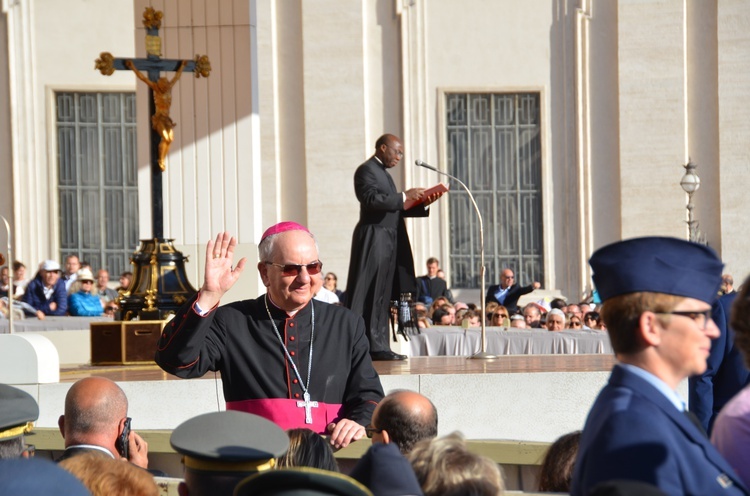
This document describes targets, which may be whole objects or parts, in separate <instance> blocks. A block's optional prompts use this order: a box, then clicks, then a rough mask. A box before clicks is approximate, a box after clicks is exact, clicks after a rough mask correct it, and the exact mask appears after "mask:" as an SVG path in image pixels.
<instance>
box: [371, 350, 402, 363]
mask: <svg viewBox="0 0 750 496" xmlns="http://www.w3.org/2000/svg"><path fill="white" fill-rule="evenodd" d="M370 357H372V361H373V362H380V361H396V360H406V358H407V357H406V355H399V354H398V353H394V352H392V351H371V352H370Z"/></svg>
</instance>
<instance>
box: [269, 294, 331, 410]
mask: <svg viewBox="0 0 750 496" xmlns="http://www.w3.org/2000/svg"><path fill="white" fill-rule="evenodd" d="M263 303H265V305H266V313H267V314H268V319H269V320H270V321H271V326H273V331H274V332H275V333H276V337H277V338H279V343H280V344H281V347H282V348H283V349H284V354H285V355H286V359H287V360H289V363H291V364H292V369H293V370H294V375H296V376H297V379H298V380H299V385H300V387H301V388H302V391H303V392H304V395H303V397H304V399H305V401H298V402H297V406H298V407H300V408H302V407H304V409H305V423H306V424H312V423H313V421H312V411H311V410H310V408H317V407H318V402H317V401H310V392H309V391H308V390H307V388H308V387H310V376H311V375H312V358H313V340H314V339H315V305H313V302H312V301H310V311H311V318H310V324H311V328H312V329H311V330H310V356H309V357H308V359H307V383H304V382H303V381H302V376H301V375H300V373H299V370H298V369H297V365H296V364H295V363H294V360H292V356H291V355H290V354H289V349H288V348H287V347H286V345H285V344H284V340H283V339H281V333H280V332H279V329H278V328H277V327H276V322H274V320H273V317H272V316H271V310H270V309H269V308H268V294H267V293H266V297H265V298H263Z"/></svg>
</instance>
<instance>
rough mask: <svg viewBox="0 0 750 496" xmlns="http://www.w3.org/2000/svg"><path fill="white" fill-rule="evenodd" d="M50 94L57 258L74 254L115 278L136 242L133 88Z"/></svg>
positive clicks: (136, 190)
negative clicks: (54, 120)
mask: <svg viewBox="0 0 750 496" xmlns="http://www.w3.org/2000/svg"><path fill="white" fill-rule="evenodd" d="M55 97H56V103H57V108H56V115H57V163H58V188H59V202H60V210H59V211H60V262H61V263H63V262H64V259H65V257H67V256H68V255H71V254H73V255H78V256H79V257H80V258H81V260H85V261H87V262H89V263H90V264H91V267H92V269H93V270H94V271H96V270H98V269H100V268H105V269H107V270H109V272H110V278H111V279H115V280H116V278H117V276H119V274H120V273H121V272H123V271H125V270H130V256H131V254H132V253H133V252H134V251H135V249H136V247H137V246H138V244H139V240H138V174H137V165H136V156H137V155H136V116H135V108H136V107H135V93H70V92H59V93H57V94H56V95H55Z"/></svg>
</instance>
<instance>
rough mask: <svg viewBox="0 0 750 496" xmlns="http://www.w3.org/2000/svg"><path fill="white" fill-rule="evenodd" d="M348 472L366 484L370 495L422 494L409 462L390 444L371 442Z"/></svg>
mask: <svg viewBox="0 0 750 496" xmlns="http://www.w3.org/2000/svg"><path fill="white" fill-rule="evenodd" d="M350 475H351V476H352V478H353V479H355V480H358V481H359V482H361V483H362V484H364V485H365V486H367V488H368V489H369V490H370V491H372V494H373V495H374V496H407V495H408V496H422V494H423V493H422V488H421V487H420V486H419V481H418V480H417V476H416V475H415V474H414V470H413V469H412V468H411V463H409V460H407V459H406V457H404V455H402V454H401V452H400V451H399V449H398V446H396V445H395V444H394V443H389V444H383V443H373V445H372V446H370V449H368V450H367V453H365V454H364V456H363V457H362V458H360V459H359V462H357V465H356V466H355V467H354V469H353V470H352V472H351V474H350Z"/></svg>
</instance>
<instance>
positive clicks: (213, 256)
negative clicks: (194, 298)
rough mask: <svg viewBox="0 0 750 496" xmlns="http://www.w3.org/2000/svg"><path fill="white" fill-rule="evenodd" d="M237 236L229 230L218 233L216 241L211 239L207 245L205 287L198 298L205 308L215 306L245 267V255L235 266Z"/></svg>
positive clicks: (208, 308)
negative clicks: (233, 264)
mask: <svg viewBox="0 0 750 496" xmlns="http://www.w3.org/2000/svg"><path fill="white" fill-rule="evenodd" d="M236 246H237V238H235V237H233V236H232V235H231V234H229V233H228V232H223V233H219V234H217V235H216V241H213V240H209V242H208V244H207V245H206V269H205V271H204V274H203V287H201V295H200V297H199V298H198V305H199V306H200V307H201V308H202V309H203V310H210V309H211V308H213V307H214V306H215V305H216V304H217V303H219V300H221V297H222V296H224V293H226V292H227V291H229V289H230V288H231V287H232V286H234V283H235V282H237V279H239V277H240V274H241V273H242V270H243V269H244V268H245V262H246V261H247V260H246V259H245V258H244V257H243V258H242V259H241V260H240V261H239V262H237V266H236V267H233V266H232V263H233V261H234V248H235V247H236Z"/></svg>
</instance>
